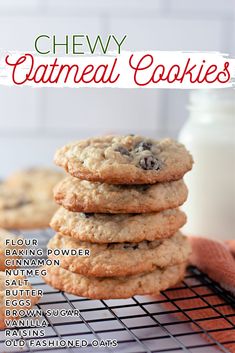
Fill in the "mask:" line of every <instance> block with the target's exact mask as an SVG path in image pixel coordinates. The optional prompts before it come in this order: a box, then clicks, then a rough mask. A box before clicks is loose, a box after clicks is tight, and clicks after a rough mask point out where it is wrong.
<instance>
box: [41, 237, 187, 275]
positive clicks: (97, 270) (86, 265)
mask: <svg viewBox="0 0 235 353" xmlns="http://www.w3.org/2000/svg"><path fill="white" fill-rule="evenodd" d="M48 248H49V249H53V250H54V249H63V250H64V249H66V250H67V249H70V250H71V249H81V251H82V252H83V254H84V250H85V249H86V250H87V252H89V255H90V256H86V255H85V256H71V255H59V256H55V255H53V254H50V255H49V258H51V259H59V261H60V266H61V267H62V268H64V269H66V270H68V271H70V272H75V273H78V274H82V275H85V276H94V277H117V276H118V277H120V276H131V275H136V274H140V273H145V272H152V271H154V270H156V269H157V268H164V267H168V266H172V265H176V264H179V263H182V262H185V261H187V260H188V257H189V253H190V245H189V242H188V240H187V238H186V237H185V236H183V235H182V234H180V233H176V234H175V235H174V236H172V237H171V238H168V239H162V240H155V241H151V242H149V241H146V240H144V241H142V242H140V243H110V244H94V243H93V244H92V243H88V242H80V241H76V240H74V239H72V238H70V237H65V236H62V235H60V234H56V235H55V236H54V237H53V238H52V239H51V240H50V241H49V244H48Z"/></svg>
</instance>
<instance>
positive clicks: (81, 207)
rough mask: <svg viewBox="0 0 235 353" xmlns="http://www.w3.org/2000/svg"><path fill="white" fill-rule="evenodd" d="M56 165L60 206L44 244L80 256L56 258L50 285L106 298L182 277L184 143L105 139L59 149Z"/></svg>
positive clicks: (185, 249) (155, 289)
mask: <svg viewBox="0 0 235 353" xmlns="http://www.w3.org/2000/svg"><path fill="white" fill-rule="evenodd" d="M55 162H56V164H57V165H58V166H61V167H63V168H64V169H65V170H66V171H67V172H68V173H69V175H68V176H67V177H66V178H65V179H64V180H62V181H61V182H60V183H59V184H58V185H57V186H56V188H55V190H54V197H55V200H56V202H57V203H58V204H59V205H61V206H62V207H61V208H60V209H59V210H58V211H57V212H56V214H55V215H54V217H53V219H52V221H51V227H52V228H53V229H54V230H55V231H56V232H57V233H56V235H55V236H54V237H53V238H52V239H51V240H50V242H49V244H48V247H49V248H51V249H70V250H71V249H77V250H79V251H80V253H81V254H82V256H72V255H68V256H65V255H59V256H58V257H59V260H60V266H59V267H58V266H57V267H56V266H54V267H53V266H50V267H48V268H47V276H46V277H45V281H46V282H47V283H49V284H50V285H52V286H54V287H56V288H58V289H61V290H64V291H67V292H69V293H73V294H75V295H79V296H85V297H89V298H98V299H109V298H127V297H131V296H133V295H143V294H154V295H156V294H158V293H159V291H161V290H165V289H166V288H168V287H170V286H173V285H175V284H176V283H177V282H178V281H180V280H181V279H182V278H183V276H184V272H185V267H186V264H187V259H188V255H189V252H190V247H189V244H188V241H187V239H186V237H184V236H183V235H182V234H181V233H180V232H179V228H181V227H182V226H183V225H184V224H185V222H186V216H185V214H184V213H183V212H182V211H180V210H179V208H178V207H179V206H180V205H182V204H183V203H184V202H185V200H186V199H187V193H188V192H187V188H186V186H185V184H184V181H183V179H182V178H183V176H184V174H185V173H186V172H187V171H189V170H190V169H191V168H192V163H193V161H192V157H191V155H190V154H189V153H188V152H187V150H186V149H185V147H184V146H183V145H182V144H179V143H177V142H175V141H173V140H170V139H164V140H161V141H155V140H152V139H148V138H143V137H141V136H136V135H128V136H106V137H101V138H94V139H88V140H84V141H80V142H75V143H72V144H69V145H67V146H65V147H63V148H62V149H60V150H59V151H58V152H57V153H56V156H55ZM55 256H56V255H51V258H55ZM58 257H57V258H58Z"/></svg>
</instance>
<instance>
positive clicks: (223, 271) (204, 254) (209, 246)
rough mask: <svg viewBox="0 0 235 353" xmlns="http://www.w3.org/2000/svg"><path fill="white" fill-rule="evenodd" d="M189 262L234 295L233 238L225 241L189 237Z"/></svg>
mask: <svg viewBox="0 0 235 353" xmlns="http://www.w3.org/2000/svg"><path fill="white" fill-rule="evenodd" d="M189 240H190V242H191V246H192V255H191V258H190V262H191V264H192V265H194V266H196V267H198V268H199V269H200V270H201V271H202V272H204V273H206V274H207V275H208V276H209V277H210V278H211V279H213V280H214V281H216V282H219V283H220V285H221V286H222V287H224V288H225V289H227V290H229V291H230V292H232V293H233V294H234V295H235V260H234V258H233V254H235V240H229V241H227V242H225V243H222V242H218V241H215V240H211V239H207V238H199V237H190V238H189Z"/></svg>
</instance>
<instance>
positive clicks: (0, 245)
mask: <svg viewBox="0 0 235 353" xmlns="http://www.w3.org/2000/svg"><path fill="white" fill-rule="evenodd" d="M17 239H18V237H17V236H16V235H14V234H12V233H10V232H7V231H6V230H5V229H0V271H5V269H6V268H14V267H15V266H7V267H6V265H5V260H6V259H9V260H11V259H17V258H19V256H15V255H6V250H10V251H11V250H15V249H16V250H17V251H19V250H21V249H23V247H22V246H19V245H15V246H13V245H12V244H11V243H10V244H6V240H10V241H12V240H14V241H15V240H17Z"/></svg>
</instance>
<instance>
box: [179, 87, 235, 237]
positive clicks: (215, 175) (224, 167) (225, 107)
mask: <svg viewBox="0 0 235 353" xmlns="http://www.w3.org/2000/svg"><path fill="white" fill-rule="evenodd" d="M179 140H180V141H181V142H182V143H184V144H185V145H186V147H187V148H188V149H189V151H190V152H191V153H192V155H193V158H194V162H195V163H194V166H193V170H192V171H191V172H190V173H188V174H187V175H186V177H185V182H186V183H187V185H188V188H189V198H188V200H187V202H186V203H185V205H184V207H183V209H184V210H185V212H186V213H187V216H188V222H187V225H186V226H185V228H184V230H185V232H186V233H187V234H189V235H200V236H206V237H209V238H214V239H218V240H225V239H235V90H234V89H232V88H231V89H230V88H229V89H213V90H195V91H192V92H191V94H190V104H189V118H188V120H187V122H186V123H185V125H184V126H183V128H182V130H181V132H180V135H179Z"/></svg>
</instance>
